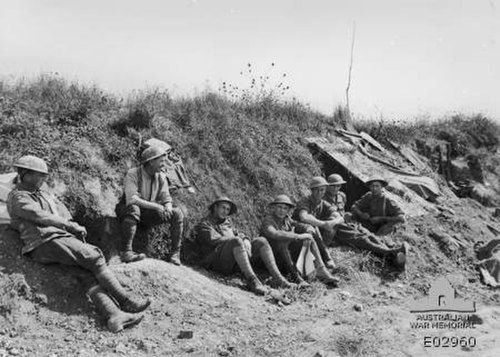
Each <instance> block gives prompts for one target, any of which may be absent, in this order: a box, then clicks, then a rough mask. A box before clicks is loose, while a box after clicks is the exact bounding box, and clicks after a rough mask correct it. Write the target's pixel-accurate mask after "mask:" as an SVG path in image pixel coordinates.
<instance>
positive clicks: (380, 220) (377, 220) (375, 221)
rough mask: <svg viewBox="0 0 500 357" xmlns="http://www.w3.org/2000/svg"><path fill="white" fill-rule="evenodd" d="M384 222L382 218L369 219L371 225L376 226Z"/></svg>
mask: <svg viewBox="0 0 500 357" xmlns="http://www.w3.org/2000/svg"><path fill="white" fill-rule="evenodd" d="M382 222H384V217H371V218H370V223H372V224H378V223H382Z"/></svg>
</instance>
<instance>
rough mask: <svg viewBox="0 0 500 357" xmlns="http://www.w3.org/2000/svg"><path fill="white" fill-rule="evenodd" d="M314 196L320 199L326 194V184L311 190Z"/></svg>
mask: <svg viewBox="0 0 500 357" xmlns="http://www.w3.org/2000/svg"><path fill="white" fill-rule="evenodd" d="M311 193H312V196H313V197H314V198H315V199H316V200H320V199H322V198H323V197H324V196H325V193H326V186H321V187H316V188H313V189H312V190H311Z"/></svg>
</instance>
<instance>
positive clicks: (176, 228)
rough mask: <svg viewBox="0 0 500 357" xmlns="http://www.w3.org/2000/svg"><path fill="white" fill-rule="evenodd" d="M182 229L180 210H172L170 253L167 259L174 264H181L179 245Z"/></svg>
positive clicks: (182, 221)
mask: <svg viewBox="0 0 500 357" xmlns="http://www.w3.org/2000/svg"><path fill="white" fill-rule="evenodd" d="M183 231H184V219H183V217H182V214H181V213H180V210H177V209H176V210H174V212H173V217H172V222H170V239H171V243H172V244H171V246H170V250H171V251H170V254H169V257H168V261H169V262H170V263H172V264H174V265H181V245H182V235H183Z"/></svg>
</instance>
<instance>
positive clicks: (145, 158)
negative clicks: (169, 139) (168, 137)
mask: <svg viewBox="0 0 500 357" xmlns="http://www.w3.org/2000/svg"><path fill="white" fill-rule="evenodd" d="M163 155H167V152H166V151H165V149H164V148H160V147H158V146H150V147H148V148H147V149H144V151H143V152H142V153H141V164H145V163H147V162H149V161H151V160H154V159H156V158H159V157H160V156H163Z"/></svg>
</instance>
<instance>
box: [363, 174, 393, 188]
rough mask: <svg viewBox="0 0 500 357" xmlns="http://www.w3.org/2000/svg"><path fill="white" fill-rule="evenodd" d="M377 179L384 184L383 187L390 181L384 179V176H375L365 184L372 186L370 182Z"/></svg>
mask: <svg viewBox="0 0 500 357" xmlns="http://www.w3.org/2000/svg"><path fill="white" fill-rule="evenodd" d="M375 181H378V182H380V183H381V184H382V186H383V187H385V186H387V185H388V184H389V183H388V182H387V181H386V180H385V179H384V178H382V177H381V176H373V177H371V178H370V179H369V180H368V181H366V182H365V185H366V186H370V184H371V183H372V182H375Z"/></svg>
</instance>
